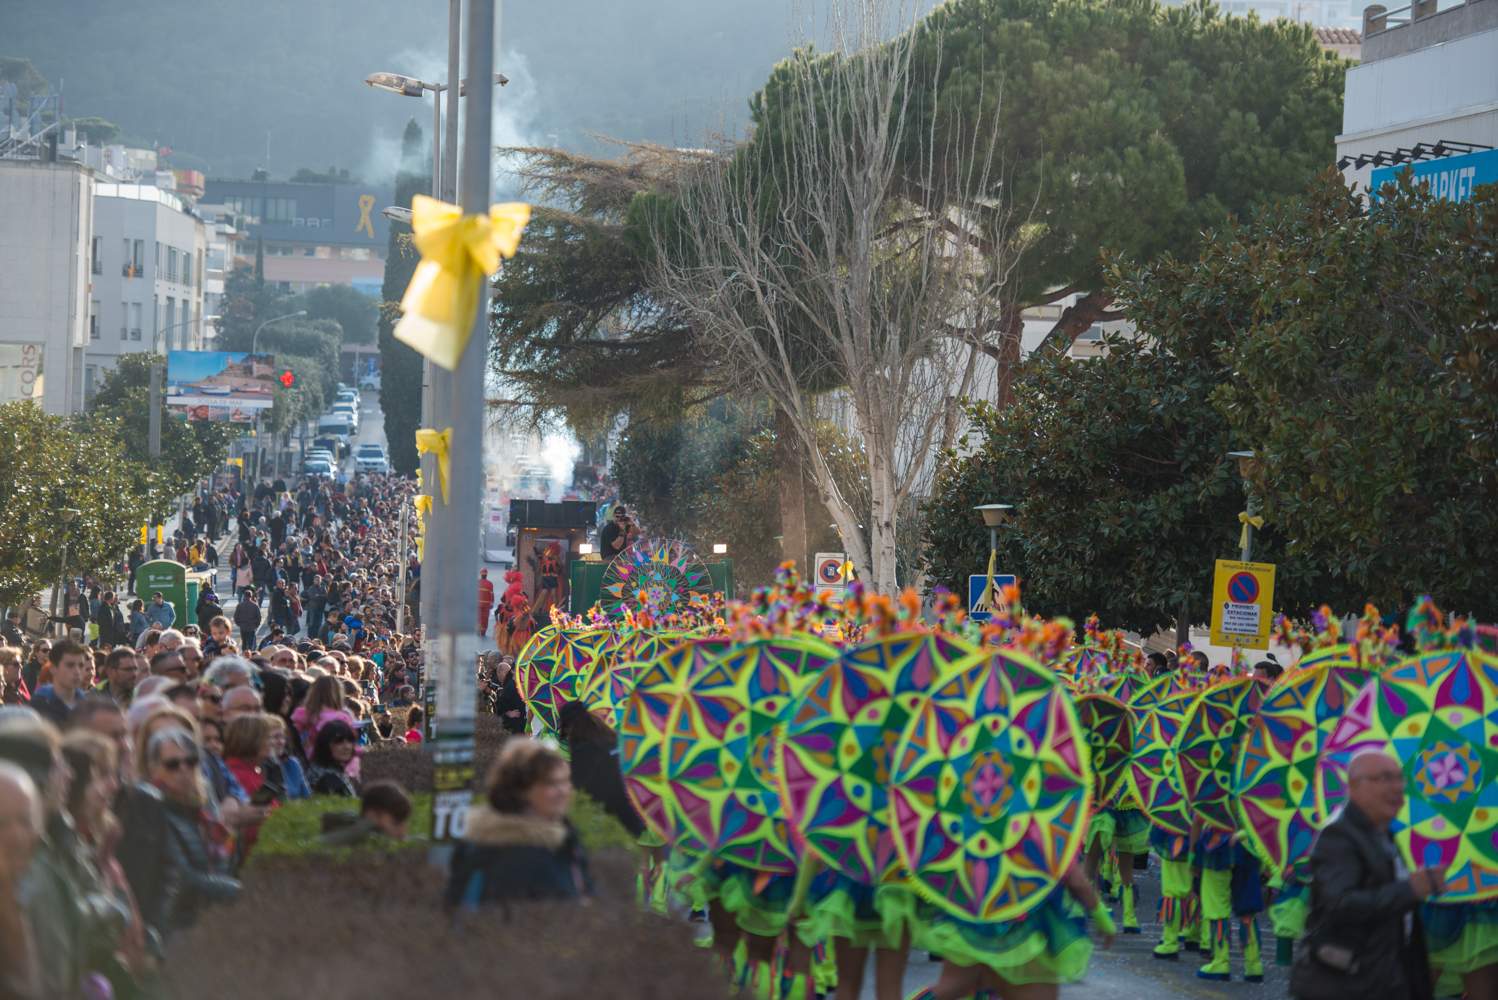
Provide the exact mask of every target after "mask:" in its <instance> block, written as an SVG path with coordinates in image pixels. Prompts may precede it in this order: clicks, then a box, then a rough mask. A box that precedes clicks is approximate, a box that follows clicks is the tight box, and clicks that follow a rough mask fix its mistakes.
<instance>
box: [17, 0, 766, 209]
mask: <svg viewBox="0 0 1498 1000" xmlns="http://www.w3.org/2000/svg"><path fill="white" fill-rule="evenodd" d="M793 2H794V0H770V2H765V0H757V2H745V0H629V2H620V0H546V2H544V3H538V2H534V0H525V2H515V0H511V2H509V3H506V4H505V5H504V7H505V12H504V19H503V23H502V35H503V37H502V39H501V50H502V55H501V57H500V59H499V68H500V69H502V70H503V71H504V72H505V73H506V75H508V76H509V77H511V78H512V81H513V82H512V83H511V84H510V86H508V87H507V88H505V89H504V90H501V91H499V92H498V94H497V97H496V106H497V113H496V131H495V142H496V143H498V144H528V143H535V144H548V145H561V146H566V147H569V148H595V147H596V140H595V139H594V138H593V137H594V136H596V135H604V136H610V137H617V138H622V139H641V140H649V141H654V142H662V143H672V144H678V145H701V144H702V143H703V140H704V138H705V137H706V136H708V135H710V134H712V133H719V132H733V131H735V130H736V129H739V128H741V127H742V126H743V123H744V121H745V118H746V100H747V98H748V97H749V96H750V95H751V94H752V93H754V91H755V90H756V89H758V88H759V87H760V86H761V85H762V84H763V83H764V81H765V79H766V77H767V76H768V74H769V71H770V68H771V67H772V66H773V65H774V64H775V63H776V62H777V61H779V60H780V59H782V58H784V57H785V55H787V54H788V53H789V51H790V49H791V46H792V39H793V30H792V23H791V16H792V15H791V10H792V4H793ZM447 7H448V5H447V3H446V2H445V0H254V2H252V3H246V2H245V0H146V2H145V3H119V2H114V3H109V2H103V0H0V56H21V57H25V58H29V59H30V60H31V61H32V62H33V63H35V65H36V67H37V69H39V70H40V71H41V72H42V73H43V74H44V75H45V76H46V77H47V78H48V79H49V80H50V81H51V82H52V85H53V86H54V87H57V86H58V85H59V84H61V85H62V88H63V93H64V98H65V110H66V113H67V114H68V115H69V116H72V117H83V116H93V115H97V116H99V117H102V118H105V119H108V120H109V121H112V122H114V123H116V124H117V125H119V126H120V128H121V129H122V131H123V134H124V136H126V137H127V138H129V139H131V140H133V141H136V142H141V143H144V144H148V145H152V146H168V147H171V148H172V149H173V150H174V151H175V153H174V156H173V158H172V163H173V165H174V166H177V167H191V168H195V169H199V170H203V171H204V172H205V173H208V174H209V175H210V176H214V177H248V176H249V175H250V174H251V172H252V171H254V170H255V169H256V168H259V167H267V166H268V168H269V170H270V172H271V174H272V176H275V177H288V176H290V175H292V174H293V173H294V172H295V171H296V170H297V169H299V168H302V167H310V168H313V169H316V170H324V169H326V168H327V167H329V166H330V165H331V166H334V167H338V168H344V169H348V170H351V171H352V172H353V174H354V175H355V176H365V177H369V178H370V179H383V178H388V177H390V176H393V175H394V173H395V167H396V163H397V161H398V158H399V152H400V134H401V128H402V126H403V125H404V124H405V122H406V120H407V119H408V118H412V117H415V118H416V119H417V120H418V121H419V122H420V123H421V125H422V127H423V129H426V130H428V131H429V130H430V122H431V106H430V104H429V103H427V104H425V106H424V107H423V106H422V105H419V104H418V102H417V101H415V100H413V99H410V98H401V97H397V96H395V95H392V94H387V93H384V92H381V91H376V90H373V89H371V88H370V87H367V86H365V84H364V82H363V81H364V77H365V76H366V75H368V74H369V73H371V72H374V71H376V70H390V71H394V72H401V73H408V74H412V75H422V76H425V78H426V79H435V80H441V79H442V78H443V77H445V75H446V59H447ZM267 145H268V147H269V153H268V154H267Z"/></svg>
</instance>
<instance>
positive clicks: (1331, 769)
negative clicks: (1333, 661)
mask: <svg viewBox="0 0 1498 1000" xmlns="http://www.w3.org/2000/svg"><path fill="white" fill-rule="evenodd" d="M1364 748H1375V749H1379V750H1383V751H1384V752H1387V753H1391V754H1393V755H1394V756H1395V757H1396V758H1398V759H1399V760H1400V761H1401V762H1402V763H1403V765H1404V773H1405V782H1406V783H1405V804H1404V809H1403V810H1402V811H1401V813H1400V816H1399V818H1398V819H1396V820H1395V823H1394V840H1395V843H1396V844H1397V845H1398V846H1399V848H1400V850H1401V852H1402V853H1403V854H1404V855H1405V859H1406V861H1407V863H1409V864H1410V865H1411V866H1412V867H1426V866H1431V867H1437V868H1441V869H1442V870H1443V871H1444V872H1445V876H1446V889H1445V891H1444V892H1442V893H1441V904H1440V905H1439V906H1432V907H1428V909H1430V910H1431V911H1432V914H1431V916H1432V921H1431V923H1432V925H1433V929H1434V931H1435V939H1434V940H1433V942H1432V944H1431V964H1432V965H1433V966H1435V967H1437V968H1439V969H1441V970H1442V971H1443V972H1444V973H1446V974H1448V975H1450V974H1459V973H1463V972H1470V971H1475V970H1476V969H1478V968H1482V967H1483V966H1486V965H1490V964H1494V963H1495V962H1498V919H1495V918H1498V907H1495V906H1493V905H1492V902H1493V901H1494V900H1498V849H1495V847H1494V844H1495V843H1498V840H1495V836H1498V783H1495V782H1494V780H1493V776H1494V775H1495V774H1498V659H1494V658H1492V657H1489V656H1487V655H1486V654H1483V653H1480V652H1477V651H1475V650H1469V649H1447V650H1439V651H1436V652H1431V653H1425V654H1423V655H1421V656H1417V657H1413V658H1411V659H1407V660H1404V661H1402V662H1400V663H1398V664H1396V665H1395V666H1392V667H1390V668H1388V669H1387V670H1385V671H1384V672H1383V673H1382V674H1380V675H1379V676H1378V677H1377V678H1375V679H1374V680H1372V681H1370V682H1369V683H1368V684H1367V685H1366V686H1365V687H1364V688H1363V689H1362V690H1361V691H1360V692H1358V694H1357V696H1356V697H1355V698H1354V699H1353V702H1352V704H1351V706H1349V708H1348V710H1347V713H1346V715H1345V716H1344V717H1343V719H1342V721H1341V723H1340V724H1339V725H1338V726H1337V728H1336V729H1335V730H1334V731H1333V733H1332V737H1331V739H1330V740H1329V741H1328V742H1327V747H1326V752H1325V754H1324V755H1323V758H1322V766H1321V768H1320V769H1319V770H1318V773H1317V777H1318V795H1319V796H1321V804H1322V807H1323V808H1324V809H1325V808H1327V807H1328V806H1334V805H1336V804H1337V803H1336V802H1335V801H1333V800H1332V795H1334V794H1335V792H1336V790H1337V789H1338V788H1340V787H1341V785H1340V784H1339V781H1340V780H1341V778H1342V776H1343V775H1345V768H1346V766H1347V762H1348V761H1349V760H1350V759H1351V756H1352V755H1353V754H1354V753H1356V752H1357V751H1359V750H1361V749H1364ZM1453 904H1462V905H1456V906H1454V907H1453ZM1447 907H1452V909H1453V910H1454V912H1448V913H1444V914H1443V913H1441V912H1440V911H1441V910H1442V909H1444V908H1447Z"/></svg>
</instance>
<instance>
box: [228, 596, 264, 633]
mask: <svg viewBox="0 0 1498 1000" xmlns="http://www.w3.org/2000/svg"><path fill="white" fill-rule="evenodd" d="M234 624H235V625H237V626H239V629H240V631H242V632H252V631H254V630H255V629H257V628H259V627H260V605H258V604H256V603H255V602H254V601H245V600H241V601H240V602H239V604H238V605H236V606H235V608H234Z"/></svg>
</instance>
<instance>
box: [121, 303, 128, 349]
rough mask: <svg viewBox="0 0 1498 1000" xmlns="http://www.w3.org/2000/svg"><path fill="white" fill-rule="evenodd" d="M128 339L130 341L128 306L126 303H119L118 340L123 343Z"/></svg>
mask: <svg viewBox="0 0 1498 1000" xmlns="http://www.w3.org/2000/svg"><path fill="white" fill-rule="evenodd" d="M129 339H130V304H129V303H128V302H121V303H120V340H121V341H125V340H129Z"/></svg>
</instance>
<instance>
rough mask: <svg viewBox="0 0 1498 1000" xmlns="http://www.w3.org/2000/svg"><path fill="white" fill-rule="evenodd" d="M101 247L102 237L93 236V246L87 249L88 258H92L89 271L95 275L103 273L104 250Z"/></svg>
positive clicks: (102, 244)
mask: <svg viewBox="0 0 1498 1000" xmlns="http://www.w3.org/2000/svg"><path fill="white" fill-rule="evenodd" d="M103 246H104V237H102V236H95V237H94V239H93V244H92V245H91V246H90V247H89V256H90V257H91V258H92V260H91V261H90V262H89V264H90V268H89V269H90V270H92V271H93V272H94V273H95V274H103V273H104V249H103Z"/></svg>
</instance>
